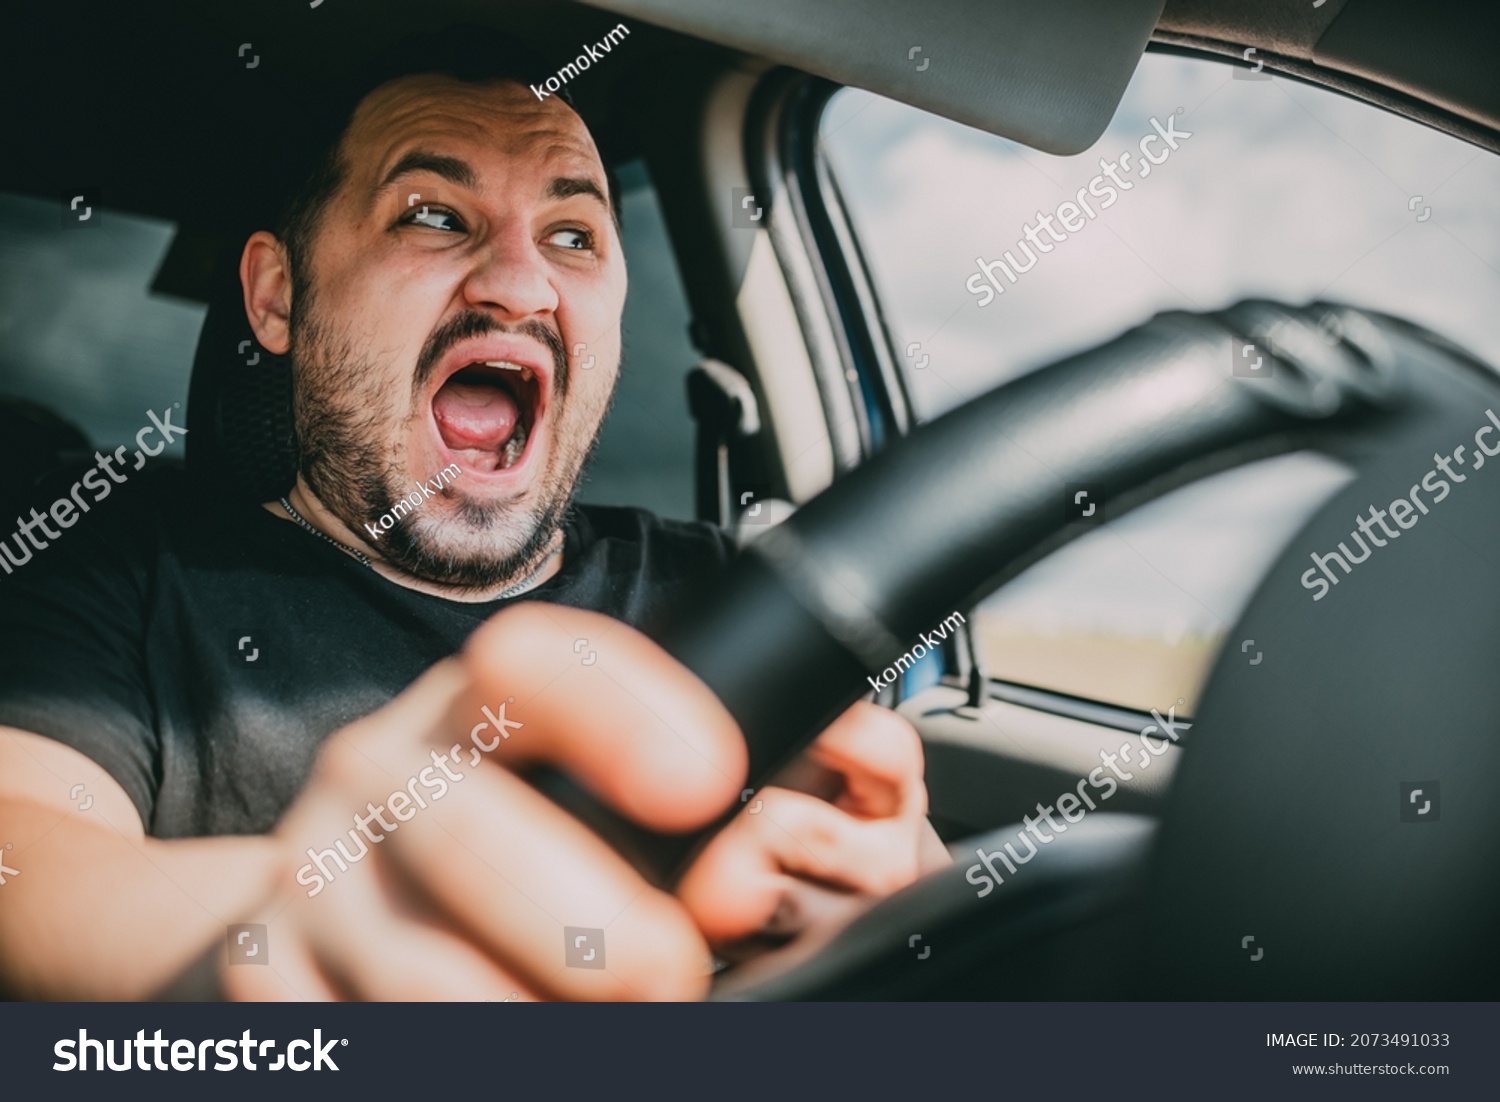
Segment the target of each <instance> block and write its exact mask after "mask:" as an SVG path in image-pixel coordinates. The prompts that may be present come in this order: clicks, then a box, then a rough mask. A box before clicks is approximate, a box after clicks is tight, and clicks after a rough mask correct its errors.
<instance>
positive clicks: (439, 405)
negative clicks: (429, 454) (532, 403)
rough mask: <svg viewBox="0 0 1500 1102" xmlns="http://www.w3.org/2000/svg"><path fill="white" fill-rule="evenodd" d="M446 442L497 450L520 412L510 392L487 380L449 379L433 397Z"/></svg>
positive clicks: (457, 446)
mask: <svg viewBox="0 0 1500 1102" xmlns="http://www.w3.org/2000/svg"><path fill="white" fill-rule="evenodd" d="M432 413H433V416H434V417H435V418H436V419H437V426H438V433H439V434H440V435H441V436H442V438H443V443H445V444H447V445H448V447H450V448H452V449H453V450H454V451H465V450H468V449H471V448H477V449H479V450H480V451H487V452H498V451H499V450H500V449H501V448H503V447H504V446H505V442H506V441H507V440H509V439H510V437H511V434H512V433H514V432H515V430H516V423H517V422H518V421H519V420H520V417H521V411H520V408H519V407H518V406H517V405H516V400H515V398H513V397H511V395H510V392H509V391H507V390H505V389H503V388H502V387H498V386H490V385H488V384H486V383H465V382H459V381H457V380H449V381H448V382H447V383H445V384H443V387H442V389H441V390H439V391H438V392H437V395H436V396H435V397H434V398H433V399H432Z"/></svg>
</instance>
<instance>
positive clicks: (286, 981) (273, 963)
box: [219, 921, 347, 1002]
mask: <svg viewBox="0 0 1500 1102" xmlns="http://www.w3.org/2000/svg"><path fill="white" fill-rule="evenodd" d="M267 941H268V943H269V944H268V945H267V952H271V951H272V947H273V946H274V953H275V955H274V958H272V959H268V962H267V965H266V966H265V967H259V968H256V967H243V966H240V967H221V968H220V969H219V988H220V990H221V991H222V992H223V993H224V998H225V999H227V1000H229V1001H231V1002H338V1001H340V1000H342V999H344V998H346V997H347V996H346V995H345V993H344V992H342V991H340V990H339V989H338V988H337V987H336V986H334V984H333V982H332V981H331V980H329V978H328V977H327V976H325V975H324V974H323V973H322V972H321V971H320V970H319V968H318V966H317V964H316V963H314V961H313V957H312V952H311V950H309V948H308V946H307V943H306V942H305V941H304V940H303V939H302V937H301V936H300V934H299V933H298V932H296V931H295V927H294V926H293V924H292V923H291V922H290V921H288V922H282V923H274V922H273V923H270V924H268V929H267Z"/></svg>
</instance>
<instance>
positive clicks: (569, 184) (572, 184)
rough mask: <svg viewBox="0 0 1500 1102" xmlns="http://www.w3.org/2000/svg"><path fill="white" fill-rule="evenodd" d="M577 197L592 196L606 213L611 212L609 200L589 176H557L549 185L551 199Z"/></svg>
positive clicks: (548, 192) (548, 195) (548, 193)
mask: <svg viewBox="0 0 1500 1102" xmlns="http://www.w3.org/2000/svg"><path fill="white" fill-rule="evenodd" d="M575 195H591V196H593V197H594V198H595V199H596V200H598V202H599V205H600V206H602V207H603V208H604V209H605V210H606V211H609V210H610V205H609V198H608V197H607V196H606V195H605V194H604V191H603V189H601V188H600V187H599V185H598V184H597V183H596V182H595V181H594V180H593V179H591V178H590V177H588V176H556V177H553V179H552V182H551V183H549V184H548V185H547V198H549V199H571V198H572V197H573V196H575ZM611 213H613V212H612V211H611Z"/></svg>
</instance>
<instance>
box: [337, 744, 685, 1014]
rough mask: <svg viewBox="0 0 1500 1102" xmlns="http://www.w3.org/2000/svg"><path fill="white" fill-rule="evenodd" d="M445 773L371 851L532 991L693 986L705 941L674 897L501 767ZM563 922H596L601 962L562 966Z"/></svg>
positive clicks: (610, 993)
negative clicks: (648, 881) (450, 775)
mask: <svg viewBox="0 0 1500 1102" xmlns="http://www.w3.org/2000/svg"><path fill="white" fill-rule="evenodd" d="M455 775H457V776H458V777H459V778H460V779H458V780H456V781H448V780H446V778H439V777H437V776H434V777H433V779H434V780H440V781H445V782H446V786H445V787H443V788H441V789H439V788H437V787H434V788H432V789H428V790H426V791H425V792H424V798H425V803H426V806H425V807H420V806H414V807H410V808H404V809H403V810H404V812H405V814H406V816H407V818H406V820H405V821H400V822H395V823H394V825H395V827H396V829H394V830H391V831H389V832H385V833H381V832H383V831H384V830H385V828H384V827H383V826H382V827H380V828H379V830H377V831H376V833H377V834H379V836H380V837H381V838H382V841H380V842H379V843H377V845H378V846H379V850H380V854H379V855H380V858H381V859H382V860H390V861H392V862H393V868H395V869H397V870H399V872H398V875H399V876H400V877H401V878H402V880H403V881H404V883H405V885H408V886H410V888H412V889H413V890H415V891H417V892H418V893H419V894H420V896H421V897H423V898H425V899H426V900H427V901H429V902H430V905H431V906H432V907H433V909H434V910H435V911H436V912H438V913H440V914H442V915H443V916H445V922H446V923H451V924H452V927H453V928H454V930H455V931H456V932H457V933H459V934H460V935H461V936H463V937H465V938H466V939H467V940H469V941H471V942H473V943H474V944H476V945H477V946H478V947H479V949H480V950H481V951H483V952H485V953H487V954H488V955H489V956H490V957H492V958H493V959H494V960H495V962H496V964H497V966H498V968H499V969H500V970H501V971H502V972H503V973H505V974H506V975H508V976H515V977H516V978H517V980H518V981H520V982H521V983H523V984H525V985H526V988H527V989H528V990H530V991H532V992H535V993H536V994H537V995H539V996H542V997H549V998H566V999H637V998H670V999H685V998H697V997H701V995H702V994H703V993H704V991H705V990H706V978H705V977H704V976H703V975H702V974H701V973H702V969H701V968H700V967H699V965H700V963H701V961H702V958H703V954H704V952H705V951H706V949H705V946H704V943H703V941H702V938H701V937H700V935H699V934H698V933H697V931H696V929H695V928H694V926H693V924H692V920H691V918H690V917H689V916H688V915H687V913H686V911H684V910H683V908H682V907H681V906H680V904H678V903H677V901H676V900H674V899H673V898H672V897H671V896H669V895H665V894H664V893H662V892H659V891H657V890H656V889H654V888H651V887H650V886H648V885H647V884H646V882H645V881H644V880H642V879H641V877H640V875H639V874H638V873H637V872H636V871H635V870H634V869H633V868H631V866H630V865H629V864H627V863H626V862H625V861H624V859H623V858H621V857H620V856H619V855H618V854H617V853H615V851H614V850H613V849H611V848H610V847H609V846H608V845H606V844H605V843H604V842H603V841H601V840H600V839H599V838H598V837H596V836H595V835H594V834H593V833H592V832H590V831H589V830H588V829H587V828H586V827H584V826H583V825H582V824H581V823H579V822H578V821H577V820H575V819H573V818H572V817H571V816H569V815H568V814H567V813H566V812H564V811H562V810H561V809H560V808H558V807H557V806H556V805H555V804H553V803H552V802H551V801H549V800H548V799H547V798H546V797H545V796H543V795H542V794H541V793H539V792H537V791H536V790H535V789H533V788H531V787H530V786H529V785H527V784H526V783H525V782H524V781H522V780H521V779H520V778H518V777H516V776H514V775H513V774H511V773H509V772H508V771H506V770H504V769H500V768H494V767H490V766H483V767H480V768H475V769H473V770H470V771H467V772H462V773H456V774H455ZM403 790H404V789H403ZM379 806H380V805H377V808H378V807H379ZM387 821H388V822H391V821H393V820H392V819H391V818H390V816H389V815H387ZM353 840H354V839H353V837H352V836H351V839H350V841H353ZM345 844H346V845H347V844H349V843H348V842H346V843H345ZM340 886H341V884H340V883H339V877H336V878H335V880H334V882H332V883H330V884H329V885H328V888H327V891H328V892H330V893H332V892H335V891H337V890H338V889H339V888H340ZM567 927H580V928H583V929H586V930H597V931H602V933H601V934H599V938H600V939H601V940H602V943H603V944H602V945H601V946H600V949H601V952H602V958H603V960H604V963H605V967H604V968H589V967H570V966H569V960H568V956H567V952H566V938H567V935H566V933H565V930H566V928H567Z"/></svg>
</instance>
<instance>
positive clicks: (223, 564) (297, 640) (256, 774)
mask: <svg viewBox="0 0 1500 1102" xmlns="http://www.w3.org/2000/svg"><path fill="white" fill-rule="evenodd" d="M67 493H68V489H67V484H66V483H64V484H63V488H62V489H61V490H60V491H58V492H57V493H55V494H52V495H50V496H47V495H46V494H45V492H44V491H42V490H38V492H37V498H36V499H37V500H38V501H44V500H45V501H47V502H50V501H51V500H52V497H53V496H64V497H65V496H67ZM37 535H38V536H39V537H40V538H42V539H43V541H44V542H47V543H48V544H49V546H47V547H46V548H45V549H42V550H35V549H33V550H32V559H31V561H30V562H26V563H25V564H24V565H22V566H19V567H14V568H12V569H13V573H11V574H10V575H8V576H7V575H0V656H3V659H0V725H6V726H11V727H18V728H21V729H22V730H27V731H33V732H35V733H37V734H39V735H45V736H47V737H49V738H54V739H57V740H58V741H59V742H63V743H66V744H67V745H69V746H71V747H73V748H75V749H77V750H79V751H81V752H82V753H84V754H86V755H88V756H89V757H90V758H92V759H93V760H95V761H96V762H98V763H99V764H100V765H101V766H102V767H103V768H104V769H106V770H107V771H108V772H109V773H110V774H111V775H112V776H113V777H114V778H115V779H116V780H117V781H118V782H119V783H120V785H121V787H123V788H124V789H125V791H126V792H127V793H129V795H130V797H131V799H132V800H134V801H135V804H136V807H137V808H138V809H139V810H140V813H141V818H142V821H143V822H145V824H146V829H147V831H148V832H149V833H150V834H152V835H155V836H157V837H163V838H174V837H190V836H200V835H214V834H254V833H263V832H265V831H267V830H269V829H270V828H271V827H272V826H273V825H274V824H275V822H276V820H277V819H278V818H279V817H280V815H281V813H282V812H283V811H284V810H285V809H286V807H287V806H288V805H289V804H290V803H291V802H292V800H293V799H294V798H295V796H296V794H297V792H298V790H299V789H300V788H301V787H302V784H303V782H304V781H305V780H306V778H307V775H308V773H309V771H310V768H311V766H312V762H313V758H314V756H315V754H316V752H317V749H318V746H319V744H320V743H321V742H322V741H323V739H324V738H325V737H327V736H328V735H329V734H330V733H332V732H333V731H335V730H337V729H338V728H340V727H342V726H344V725H345V724H347V723H349V722H351V721H353V720H355V719H357V718H359V717H360V716H363V715H367V714H368V713H370V712H372V711H374V710H375V709H376V708H378V707H380V706H381V705H382V704H384V703H386V702H387V701H389V700H390V699H391V698H392V697H394V696H395V695H396V694H397V693H399V692H400V691H401V690H402V689H404V688H406V687H407V686H408V685H410V684H411V683H412V682H413V681H414V680H416V678H417V677H418V676H419V675H420V674H421V673H422V672H423V671H424V670H426V669H427V668H428V667H429V666H431V665H432V664H433V663H435V662H437V661H439V660H440V659H443V658H446V657H448V656H449V655H452V654H454V653H455V652H456V651H458V650H459V649H460V648H461V647H462V645H463V643H464V641H465V640H466V639H467V638H468V636H469V634H470V633H471V632H472V631H473V630H474V629H475V628H477V627H478V626H479V625H480V623H481V622H483V621H484V620H485V619H487V618H488V617H489V616H490V615H492V614H493V613H495V612H496V611H498V610H499V609H501V608H504V607H506V606H507V605H509V604H512V603H514V602H515V601H521V600H539V601H552V602H556V603H558V604H563V605H572V606H574V607H577V608H586V609H591V610H593V611H595V612H601V613H604V614H605V615H608V616H612V617H615V618H616V619H619V620H623V621H625V622H626V623H628V624H631V625H633V626H636V627H640V628H642V629H643V630H645V631H647V632H648V633H649V632H650V631H651V629H652V627H653V625H654V624H655V623H656V622H657V621H659V620H660V619H661V617H662V615H663V613H665V612H666V610H667V609H668V608H670V607H671V606H672V605H673V604H674V603H675V602H676V601H679V600H681V599H683V598H684V597H685V596H686V595H687V594H688V593H690V592H691V591H693V590H695V589H697V588H698V587H699V586H702V585H705V584H707V583H709V582H710V581H711V580H712V579H713V577H715V576H716V575H717V574H718V573H719V572H720V571H721V570H722V569H723V567H724V566H725V565H726V564H727V562H728V561H729V559H730V558H731V557H732V554H733V544H732V542H731V541H730V540H729V539H728V537H727V536H726V535H725V534H724V533H723V532H721V531H720V530H719V529H717V528H715V527H713V526H711V525H707V524H697V523H687V522H680V521H668V520H661V519H659V518H657V517H654V516H652V515H651V514H649V513H647V512H644V511H643V510H640V509H617V508H602V507H595V506H582V507H579V508H578V509H576V510H575V511H574V515H573V516H572V518H571V519H570V520H569V522H568V523H567V525H566V539H567V543H566V545H565V548H564V551H563V556H564V557H563V567H562V569H561V571H560V572H559V573H558V574H557V575H555V576H554V577H552V578H550V579H549V580H548V581H547V582H545V583H544V584H542V585H541V586H538V587H537V588H536V589H533V590H531V591H529V592H527V593H525V594H522V595H521V596H520V597H516V598H512V599H511V600H504V601H488V602H484V603H481V604H466V603H462V602H458V601H450V600H446V599H444V598H441V597H434V596H430V595H428V594H425V593H418V592H415V591H413V590H410V589H407V588H405V587H403V586H400V585H397V584H395V583H394V582H391V581H389V580H387V579H385V578H383V577H381V576H380V575H378V574H376V573H375V572H374V571H373V570H370V569H369V568H367V567H365V566H363V565H362V564H360V563H359V562H357V561H355V560H354V559H352V558H350V557H349V556H348V555H346V554H344V552H342V551H340V550H339V549H338V548H336V547H334V546H333V545H331V544H329V543H328V542H326V541H324V540H322V539H320V538H318V537H316V536H314V535H312V534H311V533H309V532H307V531H306V530H304V529H302V528H300V527H298V526H297V525H295V524H291V523H288V522H287V521H286V520H284V519H282V518H280V517H277V516H275V515H273V514H272V513H270V512H268V511H267V510H266V509H264V508H262V507H261V506H259V505H256V504H230V503H226V502H223V501H220V500H215V495H214V494H213V493H212V491H205V490H204V489H202V488H200V487H198V486H197V485H196V484H195V483H193V482H191V481H190V480H188V479H187V478H186V477H185V476H183V475H182V474H181V473H180V472H178V471H173V470H164V471H160V472H155V473H153V472H150V471H144V472H142V473H141V474H139V475H135V476H133V477H132V478H131V479H130V482H129V483H128V484H126V485H123V486H120V487H118V488H117V493H116V494H115V495H113V496H112V497H111V498H108V499H106V500H104V501H102V502H100V503H99V504H97V505H95V506H94V508H93V509H92V510H91V511H90V512H89V513H88V514H87V515H86V516H79V517H78V518H77V520H76V522H75V523H74V524H73V525H72V526H71V527H69V528H67V529H65V530H62V531H61V538H60V539H58V540H56V541H48V540H46V537H45V536H42V534H41V532H40V531H38V532H37ZM13 538H16V539H19V538H24V537H21V536H16V537H13ZM7 565H9V564H8V563H7Z"/></svg>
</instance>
